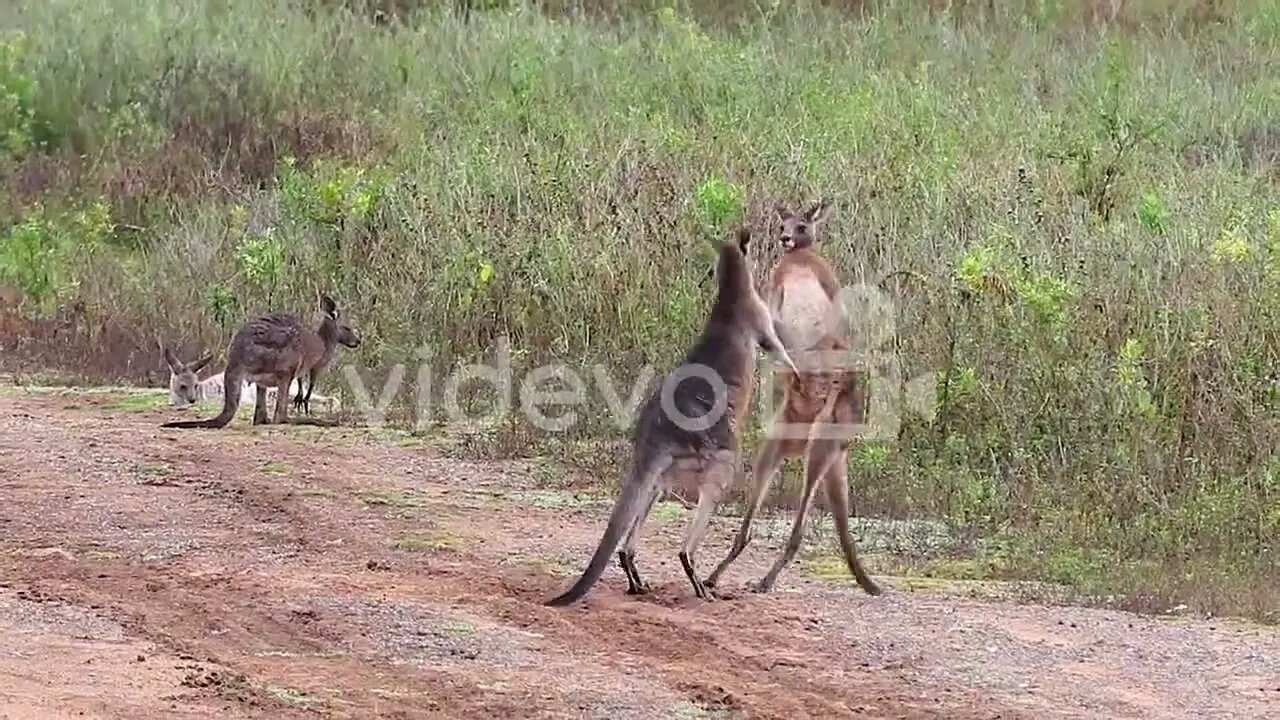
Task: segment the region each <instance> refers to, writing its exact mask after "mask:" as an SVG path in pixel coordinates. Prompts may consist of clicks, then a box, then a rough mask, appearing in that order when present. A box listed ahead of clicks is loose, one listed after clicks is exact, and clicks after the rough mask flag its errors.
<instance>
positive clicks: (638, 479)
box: [546, 229, 795, 606]
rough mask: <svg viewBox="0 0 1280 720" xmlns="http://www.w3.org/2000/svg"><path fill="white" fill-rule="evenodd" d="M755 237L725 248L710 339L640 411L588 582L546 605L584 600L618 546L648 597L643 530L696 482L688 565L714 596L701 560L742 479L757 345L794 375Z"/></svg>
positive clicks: (635, 586)
mask: <svg viewBox="0 0 1280 720" xmlns="http://www.w3.org/2000/svg"><path fill="white" fill-rule="evenodd" d="M750 239H751V237H750V234H749V233H748V232H747V231H746V230H745V229H743V230H741V231H740V232H739V234H738V241H737V242H736V243H735V242H733V241H732V240H728V241H725V242H724V243H723V244H722V245H721V246H720V256H719V260H718V262H717V265H716V270H715V274H716V276H717V277H718V279H719V291H718V293H717V296H716V300H715V304H714V305H713V306H712V308H711V314H710V317H709V318H708V320H707V323H706V326H705V327H704V329H703V331H702V335H701V337H699V338H698V340H697V341H696V342H695V343H694V345H693V347H692V348H691V349H690V350H689V352H688V354H687V355H685V358H684V361H683V362H682V363H681V364H680V365H679V366H677V367H676V368H675V369H674V370H672V371H671V373H670V374H668V375H667V378H666V380H665V382H664V384H663V385H662V386H661V387H659V388H658V389H657V390H655V391H654V392H653V393H652V394H651V395H650V396H649V398H648V400H647V401H646V402H645V404H644V405H643V406H641V408H640V410H639V414H638V418H637V421H636V425H635V428H634V430H633V431H632V436H631V442H632V446H633V448H634V456H633V458H632V466H631V470H630V472H629V473H628V475H627V476H626V477H625V478H623V481H622V488H621V495H620V496H619V497H618V500H617V502H616V503H615V504H614V506H613V512H612V514H611V515H610V516H609V523H608V525H607V526H606V527H605V531H604V536H603V537H602V538H601V539H600V544H599V545H598V546H597V547H596V550H595V553H594V554H593V555H592V556H591V561H590V562H589V563H588V564H587V568H586V570H585V571H584V572H583V573H582V577H580V578H579V579H578V581H577V582H576V583H574V585H573V587H571V588H569V589H568V590H567V591H565V592H564V593H563V594H561V595H559V596H557V597H555V598H552V599H551V600H548V601H547V603H546V604H547V605H553V606H562V605H568V604H569V603H572V602H574V601H576V600H578V599H579V598H581V597H582V596H583V595H585V594H586V593H587V591H588V590H590V589H591V586H592V585H594V584H595V583H596V581H597V580H599V579H600V576H601V574H603V573H604V570H605V567H606V566H607V565H608V563H609V558H610V556H611V555H612V554H613V551H614V549H615V548H616V547H617V545H618V542H619V541H622V543H623V545H622V550H621V551H620V552H619V553H618V565H619V566H620V567H621V568H622V571H623V573H625V574H626V576H627V593H628V594H631V595H639V594H643V593H645V592H648V589H649V588H648V585H647V584H645V583H644V582H643V581H642V580H641V579H640V575H639V573H638V572H637V571H636V563H635V557H636V546H637V544H638V542H639V539H640V530H641V528H642V527H643V525H644V521H645V518H646V517H647V516H648V515H649V512H650V511H651V510H652V509H653V504H654V501H655V500H657V498H658V494H659V492H660V491H661V490H664V489H667V490H669V489H672V488H674V487H677V486H680V485H682V484H691V485H695V486H696V487H698V490H699V492H698V505H697V508H696V509H695V510H694V514H693V518H692V521H691V522H690V524H689V528H688V531H687V534H686V535H685V542H684V547H683V549H682V550H681V551H680V554H679V558H680V565H681V566H682V567H683V568H684V572H685V575H686V576H687V577H688V578H689V582H690V584H692V585H693V592H694V595H696V596H697V597H699V598H701V599H704V600H709V599H711V597H710V595H709V594H708V593H707V591H706V589H705V588H704V587H703V584H702V582H701V581H700V580H699V579H698V576H697V573H695V572H694V567H693V557H694V553H695V552H696V551H697V549H698V544H699V543H700V542H701V541H702V537H703V535H704V534H705V533H706V530H707V524H708V523H709V522H710V520H711V514H712V511H714V510H715V507H716V504H717V503H718V502H719V499H720V495H721V493H722V492H723V491H724V489H725V488H726V487H728V486H729V485H731V484H732V483H733V481H734V479H735V478H736V477H737V475H738V468H739V452H738V436H739V432H740V427H741V422H742V419H743V417H744V416H745V415H746V413H747V411H748V409H749V401H750V398H751V390H752V386H753V384H754V382H755V378H754V377H753V376H754V373H755V367H756V355H755V353H756V348H757V346H759V347H761V348H763V349H764V350H765V351H767V352H771V353H774V354H776V355H777V356H778V358H779V359H780V360H782V361H783V362H784V363H786V365H787V366H788V367H790V368H795V364H794V363H793V362H792V361H791V358H790V357H789V356H788V355H787V351H786V350H785V349H784V348H783V347H782V345H781V343H780V342H779V340H778V338H777V335H776V334H775V332H774V330H773V319H772V317H770V315H769V310H768V308H767V307H765V304H764V301H763V300H761V299H760V296H759V295H758V294H757V293H756V290H755V286H754V285H753V283H752V278H751V267H750V265H749V264H748V262H747V258H746V252H747V246H748V243H749V242H750ZM681 416H683V417H681Z"/></svg>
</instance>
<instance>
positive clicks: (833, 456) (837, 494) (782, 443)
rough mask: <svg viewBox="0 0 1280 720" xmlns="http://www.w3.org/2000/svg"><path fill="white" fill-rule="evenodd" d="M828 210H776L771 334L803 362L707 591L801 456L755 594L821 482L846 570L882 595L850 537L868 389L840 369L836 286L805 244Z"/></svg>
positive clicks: (786, 376) (843, 356)
mask: <svg viewBox="0 0 1280 720" xmlns="http://www.w3.org/2000/svg"><path fill="white" fill-rule="evenodd" d="M829 208H830V205H829V203H828V202H827V201H826V200H822V201H820V202H818V203H817V204H815V205H814V206H812V207H811V208H809V209H808V210H807V211H806V212H804V213H803V214H800V215H796V214H795V213H793V212H791V211H790V210H788V209H786V208H779V209H778V216H779V219H781V220H782V234H781V237H780V242H781V244H782V246H783V247H784V248H786V252H785V253H784V254H783V256H782V258H781V259H780V260H779V261H778V264H777V265H776V266H775V267H774V271H773V276H772V279H771V282H770V301H771V308H772V309H773V311H774V313H775V314H776V316H777V317H778V325H779V328H778V334H779V335H780V336H782V337H784V338H786V339H788V340H790V344H788V345H787V350H788V351H790V352H791V353H793V354H794V355H795V356H796V357H798V358H800V359H801V360H802V361H803V362H802V364H803V366H804V367H805V370H804V371H803V372H799V371H788V370H783V371H782V372H781V375H782V378H781V379H782V384H783V398H782V408H781V409H780V410H779V411H778V412H777V413H776V414H775V415H774V417H773V418H772V420H771V421H770V426H769V431H768V433H767V435H766V439H765V443H764V445H763V446H762V447H761V448H760V451H759V453H758V454H757V455H756V459H755V462H754V463H753V464H752V472H753V474H754V479H753V480H752V483H751V488H750V491H749V495H748V498H747V508H746V512H745V513H743V517H742V525H741V526H740V527H739V528H738V534H737V536H736V537H735V538H734V540H733V547H732V548H731V549H730V550H729V554H728V556H726V557H725V559H724V560H722V561H721V562H720V564H719V565H718V566H717V567H716V569H715V570H713V571H712V573H711V575H710V576H708V577H707V579H706V580H704V581H703V584H704V585H706V586H707V587H715V585H716V583H717V582H719V579H720V576H721V575H722V574H723V573H724V571H725V570H726V569H728V567H729V565H730V564H731V563H732V562H733V561H734V560H735V559H737V557H738V556H739V555H740V554H741V553H742V551H743V550H744V549H746V547H747V544H748V543H749V542H750V541H751V523H752V520H753V519H754V518H755V515H756V513H758V512H759V511H760V505H761V503H762V502H763V500H764V496H765V493H766V492H767V491H768V489H769V484H770V482H771V481H772V480H773V476H774V475H775V474H777V472H778V471H779V470H780V469H781V468H782V464H783V462H784V461H785V460H786V459H787V458H788V457H800V456H803V457H804V464H805V484H804V494H803V497H802V499H801V503H800V508H799V510H797V512H796V518H795V523H794V524H793V526H792V528H791V537H790V538H789V539H788V540H787V545H786V547H785V548H784V549H783V551H782V554H781V555H780V556H779V558H778V560H777V561H776V562H775V563H774V565H773V567H772V568H770V569H769V571H768V573H766V574H765V576H764V578H762V579H761V580H760V582H759V583H757V584H756V585H755V587H754V590H755V591H756V592H769V591H770V590H772V588H773V585H774V583H775V582H776V581H777V578H778V574H779V573H781V572H782V570H783V568H785V567H786V566H787V565H788V564H789V563H790V562H791V561H792V560H793V559H794V558H795V556H796V553H797V552H798V551H799V550H800V544H801V542H802V541H803V539H804V524H805V519H806V518H807V516H808V513H809V508H810V506H811V505H812V503H813V498H814V494H815V493H816V492H817V489H818V485H820V484H821V485H822V486H823V487H824V488H825V490H826V495H827V504H828V505H829V506H830V510H831V513H832V515H833V516H834V520H835V526H836V533H837V535H838V536H839V541H840V550H841V553H842V554H843V555H844V560H845V564H846V565H847V566H848V568H849V572H850V574H852V575H853V577H854V579H855V580H856V581H857V582H858V585H859V586H860V587H861V588H862V589H863V591H864V592H866V593H867V594H869V595H879V594H881V592H882V591H881V589H880V588H879V586H877V585H876V583H875V581H873V580H872V579H871V577H870V576H868V575H867V573H866V570H864V569H863V567H862V563H861V562H860V561H859V560H858V556H857V552H856V551H855V549H854V544H853V538H852V537H851V536H850V535H849V480H848V453H849V444H850V443H851V442H852V440H853V437H852V432H851V428H852V427H854V426H855V425H856V424H861V423H863V422H865V419H866V403H867V388H866V380H865V378H864V377H863V375H862V374H861V373H859V372H857V371H855V370H852V369H850V368H848V367H847V360H848V348H849V344H848V341H847V339H846V338H844V337H843V328H842V326H841V321H840V312H841V310H842V309H841V308H840V307H839V305H838V301H837V298H836V295H837V293H838V292H839V281H838V280H837V279H836V274H835V271H834V270H833V269H832V268H831V265H830V264H829V263H828V262H827V261H826V259H824V258H823V257H822V256H821V255H819V254H818V253H817V252H816V251H815V250H813V248H812V246H813V243H814V241H815V234H814V229H815V228H816V226H817V225H819V224H820V223H821V222H822V221H823V220H825V219H826V218H827V217H828V216H829Z"/></svg>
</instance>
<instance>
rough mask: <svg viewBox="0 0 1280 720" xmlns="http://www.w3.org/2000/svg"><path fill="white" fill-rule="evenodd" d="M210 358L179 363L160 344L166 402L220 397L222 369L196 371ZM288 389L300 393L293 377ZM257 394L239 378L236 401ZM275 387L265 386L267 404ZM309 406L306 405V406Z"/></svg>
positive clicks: (329, 402)
mask: <svg viewBox="0 0 1280 720" xmlns="http://www.w3.org/2000/svg"><path fill="white" fill-rule="evenodd" d="M212 358H213V353H206V354H205V355H204V356H202V357H201V358H199V359H198V360H196V361H195V362H190V363H183V362H182V361H180V360H178V358H177V357H176V356H175V355H174V354H173V351H172V350H170V349H169V348H168V347H165V348H164V360H165V362H166V363H167V364H168V365H169V405H170V406H171V407H187V406H189V405H193V404H195V403H198V402H201V401H202V400H210V399H212V398H221V397H222V396H223V393H224V392H225V390H224V388H223V378H224V377H225V376H224V373H216V374H214V375H210V376H209V377H207V378H205V379H203V380H201V379H200V378H199V377H198V376H197V373H198V372H200V370H201V369H203V368H204V366H205V365H208V364H209V361H210V360H211V359H212ZM289 393H290V394H291V395H293V394H295V393H297V394H299V395H300V394H301V393H302V388H301V384H300V383H299V381H298V380H297V379H294V380H293V381H292V382H291V383H290V384H289ZM256 397H257V385H255V384H254V383H251V382H248V381H245V380H241V381H240V402H241V403H249V402H253V401H254V398H256ZM275 397H276V389H275V388H273V387H269V388H267V404H268V405H270V404H271V403H273V402H275ZM311 399H313V400H316V401H318V402H320V404H322V405H325V406H327V408H328V409H329V411H331V412H332V411H334V410H337V409H338V407H339V402H338V398H336V397H328V396H325V395H313V396H312V398H311ZM294 406H295V407H297V406H298V402H297V397H296V396H295V398H294ZM307 409H308V410H309V408H307Z"/></svg>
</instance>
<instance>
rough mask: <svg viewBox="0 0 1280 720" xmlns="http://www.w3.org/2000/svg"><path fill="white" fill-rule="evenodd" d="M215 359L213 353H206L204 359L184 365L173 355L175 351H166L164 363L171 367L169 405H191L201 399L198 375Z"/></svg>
mask: <svg viewBox="0 0 1280 720" xmlns="http://www.w3.org/2000/svg"><path fill="white" fill-rule="evenodd" d="M212 359H213V353H205V355H204V356H203V357H201V358H200V359H199V360H196V361H195V362H192V363H183V362H182V361H180V360H178V358H177V356H175V355H174V354H173V350H170V349H169V348H167V347H166V348H165V349H164V361H165V363H167V364H168V365H169V404H171V405H177V406H183V405H190V404H191V403H193V402H195V401H196V400H199V399H200V378H198V377H196V373H198V372H200V371H201V370H202V369H204V366H205V365H208V364H209V361H210V360H212Z"/></svg>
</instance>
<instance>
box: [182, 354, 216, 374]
mask: <svg viewBox="0 0 1280 720" xmlns="http://www.w3.org/2000/svg"><path fill="white" fill-rule="evenodd" d="M212 359H213V353H205V354H204V357H202V358H200V359H199V360H196V361H195V362H193V363H191V364H190V365H188V366H187V369H188V370H190V371H191V372H193V373H196V372H200V371H201V370H203V369H204V366H205V365H208V364H209V361H210V360H212Z"/></svg>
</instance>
